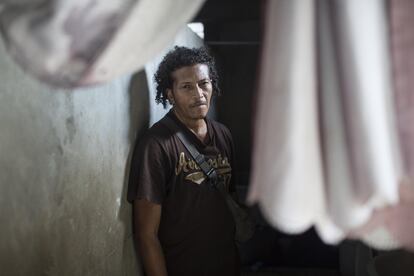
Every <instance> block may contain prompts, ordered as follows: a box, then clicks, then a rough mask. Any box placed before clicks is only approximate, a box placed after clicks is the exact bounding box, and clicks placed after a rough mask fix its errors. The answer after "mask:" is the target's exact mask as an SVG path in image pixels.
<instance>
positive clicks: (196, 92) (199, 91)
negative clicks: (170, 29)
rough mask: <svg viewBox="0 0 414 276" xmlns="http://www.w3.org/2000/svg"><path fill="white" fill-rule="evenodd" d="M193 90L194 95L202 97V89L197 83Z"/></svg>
mask: <svg viewBox="0 0 414 276" xmlns="http://www.w3.org/2000/svg"><path fill="white" fill-rule="evenodd" d="M194 91H195V96H197V97H199V98H202V97H204V91H203V89H202V88H201V87H200V86H199V85H198V84H196V85H195V89H194Z"/></svg>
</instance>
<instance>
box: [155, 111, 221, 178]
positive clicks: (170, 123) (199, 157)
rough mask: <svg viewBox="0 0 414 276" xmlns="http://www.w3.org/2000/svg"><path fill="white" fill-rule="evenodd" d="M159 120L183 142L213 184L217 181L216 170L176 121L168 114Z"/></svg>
mask: <svg viewBox="0 0 414 276" xmlns="http://www.w3.org/2000/svg"><path fill="white" fill-rule="evenodd" d="M161 122H162V123H163V124H164V125H165V126H167V127H168V128H169V129H170V130H171V131H172V132H173V133H174V134H176V135H177V137H178V139H180V141H181V142H182V143H183V145H184V147H185V148H186V149H187V150H188V152H189V153H190V155H191V157H192V158H193V159H194V161H196V163H197V164H198V166H199V167H200V169H201V170H202V171H203V173H204V174H205V175H206V176H207V178H208V179H210V181H211V183H212V185H213V186H214V185H215V183H216V181H217V172H216V170H215V169H214V168H213V167H212V166H211V165H210V164H209V163H208V162H207V160H206V157H205V156H204V155H203V154H201V153H200V152H199V151H198V150H197V149H196V148H195V147H194V145H193V144H192V143H191V142H190V141H189V140H188V138H187V136H186V135H185V134H184V132H183V131H182V130H181V129H180V128H179V126H178V125H177V123H176V122H174V120H173V119H171V118H169V117H168V116H164V118H163V119H162V120H161Z"/></svg>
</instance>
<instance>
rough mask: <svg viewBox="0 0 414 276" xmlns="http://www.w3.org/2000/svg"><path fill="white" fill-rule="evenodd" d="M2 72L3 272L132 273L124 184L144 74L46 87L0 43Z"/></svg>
mask: <svg viewBox="0 0 414 276" xmlns="http://www.w3.org/2000/svg"><path fill="white" fill-rule="evenodd" d="M0 72H1V74H0V225H1V227H0V237H1V238H0V275H137V273H136V271H137V270H136V261H135V256H134V252H133V246H132V244H133V243H132V237H131V230H130V228H131V227H130V207H129V206H128V205H127V203H125V200H124V198H123V193H124V191H125V189H126V183H125V173H126V163H127V160H128V155H129V152H130V146H131V142H132V140H133V137H134V133H135V131H136V129H137V128H138V127H139V125H140V124H142V121H141V122H140V121H139V120H138V119H137V118H148V116H147V115H146V113H147V112H148V111H147V108H148V104H147V103H148V102H147V101H148V94H147V92H148V90H147V87H146V86H143V87H141V88H142V89H139V83H140V82H142V81H143V82H142V83H145V74H144V75H143V74H141V75H140V76H136V77H135V82H138V84H135V85H134V87H135V89H134V90H135V91H132V89H131V91H130V80H131V77H130V76H126V77H123V78H121V79H118V80H116V81H114V82H112V83H110V84H107V85H104V86H99V87H94V88H90V89H82V90H75V91H63V90H53V89H50V88H47V87H45V86H43V85H41V84H39V83H38V82H35V81H33V80H32V79H31V78H29V77H28V76H26V75H25V74H23V73H22V72H21V71H20V70H19V69H18V68H17V67H16V66H15V65H14V64H13V63H12V62H11V61H10V60H9V58H8V56H7V55H6V53H5V50H4V48H3V46H1V48H0ZM139 78H141V80H139ZM140 102H145V105H144V106H141V105H142V104H141V103H140Z"/></svg>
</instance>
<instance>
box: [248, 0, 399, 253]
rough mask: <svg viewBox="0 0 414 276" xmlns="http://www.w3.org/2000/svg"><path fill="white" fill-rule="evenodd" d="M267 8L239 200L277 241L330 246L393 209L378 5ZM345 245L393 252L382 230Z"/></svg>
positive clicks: (371, 1) (392, 154)
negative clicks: (308, 237)
mask: <svg viewBox="0 0 414 276" xmlns="http://www.w3.org/2000/svg"><path fill="white" fill-rule="evenodd" d="M267 5H268V7H267V9H266V12H267V14H266V16H267V18H266V20H267V21H266V32H265V41H264V48H263V56H262V68H261V72H262V74H261V76H260V82H259V96H258V106H257V108H256V109H257V114H256V122H255V126H256V129H255V147H254V153H253V172H252V179H251V187H250V191H249V200H250V202H258V204H259V205H260V207H261V209H262V211H263V213H264V214H265V216H266V217H267V218H268V219H269V221H270V222H271V224H273V225H275V226H276V227H278V228H279V229H281V230H283V231H285V232H288V233H300V232H303V231H305V230H306V229H308V228H309V227H311V226H315V228H316V230H317V231H318V233H319V234H320V236H321V238H322V239H323V240H324V241H325V242H328V243H337V242H339V241H340V240H342V239H344V238H346V237H347V235H350V234H351V232H352V231H353V230H356V229H359V228H360V227H362V226H363V225H365V224H366V223H368V222H369V220H370V219H371V218H372V216H373V214H374V212H377V211H379V210H382V209H385V208H389V207H392V206H396V204H398V202H400V201H399V195H398V189H399V182H400V181H401V179H402V171H401V156H400V146H399V141H398V136H397V126H396V123H395V122H396V121H395V120H396V118H395V114H396V111H395V104H394V98H393V90H392V76H391V63H390V56H389V48H388V45H389V37H388V29H387V24H388V21H387V11H386V3H385V1H377V0H368V1H362V2H361V1H357V0H350V1H337V0H335V1H329V0H319V1H317V0H314V1H311V0H309V1H268V2H267ZM315 11H316V13H317V14H316V15H315V14H314V13H315ZM353 237H358V238H360V239H362V240H364V241H365V242H367V243H368V244H369V245H371V246H373V247H376V248H382V249H391V248H396V247H398V246H400V242H399V241H398V240H396V239H395V238H396V237H395V236H394V235H392V231H390V229H389V228H387V227H386V226H385V225H383V224H381V225H377V227H374V228H370V229H368V228H365V229H364V230H363V231H360V232H358V234H357V235H353Z"/></svg>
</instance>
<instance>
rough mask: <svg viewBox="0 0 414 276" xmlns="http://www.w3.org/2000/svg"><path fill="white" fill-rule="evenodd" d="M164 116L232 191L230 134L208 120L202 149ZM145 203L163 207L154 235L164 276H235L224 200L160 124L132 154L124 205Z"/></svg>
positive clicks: (230, 222) (231, 228) (230, 225)
mask: <svg viewBox="0 0 414 276" xmlns="http://www.w3.org/2000/svg"><path fill="white" fill-rule="evenodd" d="M166 116H169V117H170V118H172V119H173V120H174V121H175V122H176V123H177V124H178V125H179V127H180V128H181V129H183V131H184V134H185V135H187V137H188V139H189V141H190V142H192V143H193V145H194V146H195V147H196V148H197V150H198V151H199V152H200V153H202V154H204V155H205V156H206V159H207V160H208V162H210V164H211V165H212V166H213V167H214V168H216V171H217V173H218V177H219V179H221V180H222V181H223V182H224V183H226V185H228V187H229V190H230V191H232V190H234V176H232V173H233V171H232V169H233V168H234V166H233V164H234V162H233V159H234V153H233V142H232V138H231V134H230V132H229V130H228V129H227V128H226V127H225V126H224V125H222V124H220V123H218V122H215V121H212V120H208V119H206V123H207V130H208V139H207V140H208V142H207V143H206V144H204V143H202V142H201V141H200V140H199V139H198V138H197V137H196V136H195V135H194V134H193V133H192V132H191V131H190V130H189V129H188V128H186V127H185V126H184V125H183V124H182V123H181V122H180V121H179V120H178V119H177V117H176V116H175V115H174V113H173V112H171V111H170V112H169V113H168V114H167V115H166ZM143 198H145V199H147V200H149V201H151V202H154V203H159V204H161V205H162V213H161V221H160V227H159V232H158V235H159V239H160V242H161V245H162V248H163V252H164V256H165V259H166V263H167V270H168V275H170V276H172V275H180V276H184V275H192V276H198V275H215V276H220V275H223V276H224V275H225V276H232V275H239V269H238V264H239V262H238V253H237V248H236V245H235V242H234V234H235V225H234V220H233V217H232V215H231V213H230V211H229V209H228V207H227V205H226V203H225V201H224V199H223V197H222V195H220V193H219V192H218V191H217V190H216V189H212V188H211V187H210V186H209V184H208V181H207V180H206V177H205V175H204V174H203V172H202V171H201V170H200V168H199V167H198V165H197V164H196V163H195V161H194V160H193V159H192V158H191V155H190V154H189V152H188V151H187V150H186V149H185V147H184V145H183V144H182V143H181V141H180V140H179V139H178V137H177V136H176V135H173V134H172V133H171V131H170V130H169V129H168V128H167V127H166V126H165V125H164V124H162V123H161V122H158V123H156V124H154V126H152V127H151V128H150V129H149V130H148V132H147V134H146V135H145V136H144V137H143V138H142V139H140V143H139V145H138V147H137V149H136V150H135V152H134V157H133V161H132V168H131V175H130V187H129V191H128V200H129V201H133V200H135V199H143Z"/></svg>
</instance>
